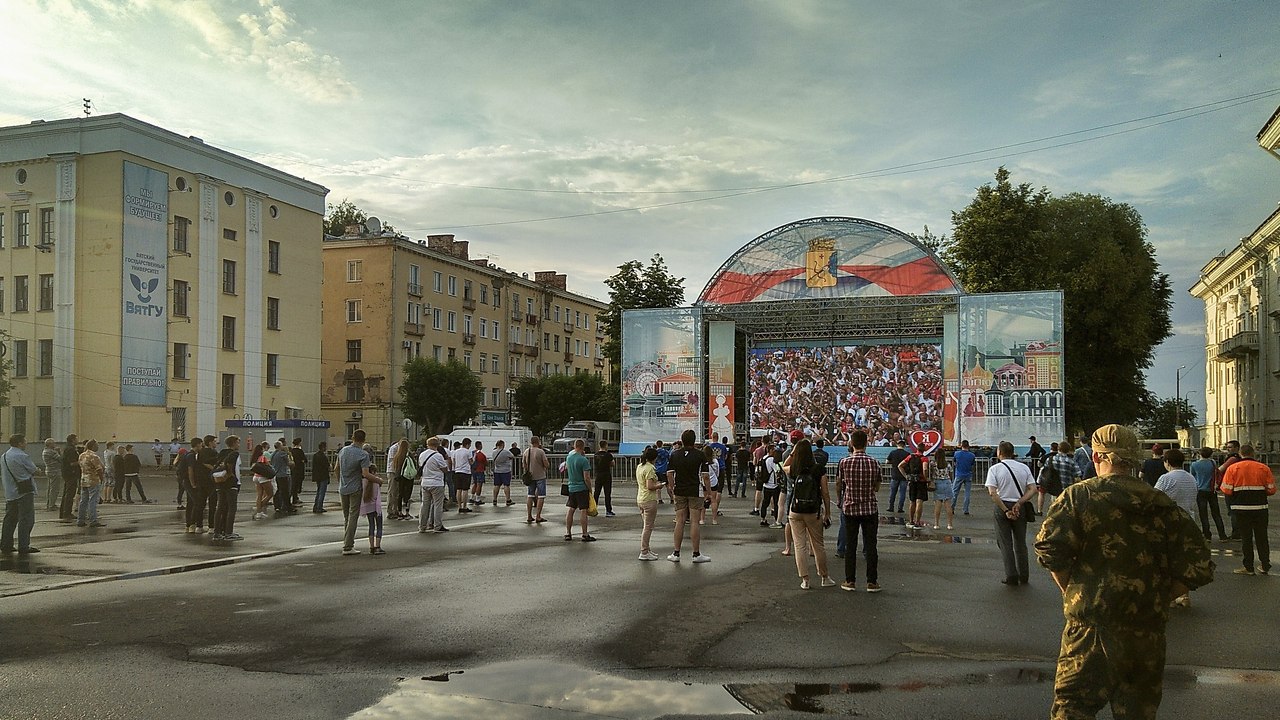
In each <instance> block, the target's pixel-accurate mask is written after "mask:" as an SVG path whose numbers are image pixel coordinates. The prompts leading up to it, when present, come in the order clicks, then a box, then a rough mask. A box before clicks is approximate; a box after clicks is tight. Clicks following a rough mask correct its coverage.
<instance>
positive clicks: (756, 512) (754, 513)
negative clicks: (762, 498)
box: [751, 510, 760, 515]
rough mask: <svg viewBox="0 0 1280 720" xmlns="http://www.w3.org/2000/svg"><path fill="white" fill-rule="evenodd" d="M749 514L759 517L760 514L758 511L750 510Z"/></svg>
mask: <svg viewBox="0 0 1280 720" xmlns="http://www.w3.org/2000/svg"><path fill="white" fill-rule="evenodd" d="M751 514H752V515H759V514H760V511H759V510H752V511H751Z"/></svg>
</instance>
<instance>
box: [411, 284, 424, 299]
mask: <svg viewBox="0 0 1280 720" xmlns="http://www.w3.org/2000/svg"><path fill="white" fill-rule="evenodd" d="M409 294H410V295H412V296H414V297H422V283H416V282H411V283H409Z"/></svg>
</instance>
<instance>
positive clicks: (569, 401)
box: [515, 373, 622, 435]
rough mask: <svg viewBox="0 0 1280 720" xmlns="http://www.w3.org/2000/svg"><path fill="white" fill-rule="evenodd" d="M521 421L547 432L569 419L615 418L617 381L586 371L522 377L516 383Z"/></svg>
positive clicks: (618, 399) (535, 430)
mask: <svg viewBox="0 0 1280 720" xmlns="http://www.w3.org/2000/svg"><path fill="white" fill-rule="evenodd" d="M515 404H516V409H517V410H518V411H519V413H520V422H521V423H522V424H524V425H527V426H528V427H529V429H530V430H531V431H533V434H534V435H547V434H550V433H552V432H554V431H556V430H559V429H560V428H562V427H564V426H565V424H566V423H568V422H569V421H570V420H600V421H602V422H618V418H619V415H618V413H619V412H620V411H621V407H622V403H621V397H620V395H619V389H618V386H616V385H606V384H605V383H604V381H603V380H601V379H600V378H598V377H596V376H595V375H592V374H589V373H579V374H577V375H549V376H547V377H541V378H525V379H524V380H521V381H520V384H519V385H517V386H516V394H515Z"/></svg>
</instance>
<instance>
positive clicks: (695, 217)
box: [0, 0, 1280, 416]
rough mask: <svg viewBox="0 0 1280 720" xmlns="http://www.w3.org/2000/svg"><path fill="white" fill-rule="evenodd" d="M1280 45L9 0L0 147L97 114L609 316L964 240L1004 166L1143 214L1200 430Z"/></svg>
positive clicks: (1263, 186) (465, 8) (388, 3)
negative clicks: (906, 235)
mask: <svg viewBox="0 0 1280 720" xmlns="http://www.w3.org/2000/svg"><path fill="white" fill-rule="evenodd" d="M1274 20H1275V15H1274V8H1273V7H1271V6H1270V3H1267V2H1262V1H1260V0H1259V1H1248V0H1246V1H1241V2H1231V3H1220V2H1218V3H1215V2H1190V1H1187V0H1168V1H1166V2H1162V3H1158V4H1156V3H1116V2H1091V1H1089V2H1075V3H1062V2H1028V1H1026V0H1020V1H1016V2H960V1H945V0H937V1H933V2H911V1H905V2H895V3H879V2H852V1H850V2H824V1H818V0H788V1H786V2H747V1H745V0H742V1H736V2H728V1H721V0H706V1H702V2H687V1H674V2H664V1H662V0H653V1H650V2H643V3H635V2H612V1H606V0H583V1H580V2H573V1H568V0H566V1H562V2H544V1H539V0H528V1H523V2H519V3H513V2H507V1H495V2H488V1H485V0H474V1H471V2H436V1H431V0H423V1H417V0H377V1H370V2H360V3H352V2H347V1H345V0H186V1H183V2H178V1H177V0H5V1H4V2H3V3H0V27H3V28H6V31H5V42H4V43H3V44H2V45H0V89H3V91H4V98H5V99H4V101H3V102H0V125H10V124H18V123H25V122H29V121H30V120H32V119H37V118H40V119H46V120H52V119H57V118H63V117H72V116H75V115H77V114H78V113H79V112H80V104H81V99H82V98H90V99H91V100H92V107H93V112H94V113H95V114H105V113H113V112H121V113H126V114H129V115H132V116H134V117H137V118H140V119H142V120H146V121H148V122H152V123H155V124H157V125H160V126H162V127H165V128H167V129H170V130H173V131H175V132H177V133H179V134H183V135H197V136H199V137H201V138H203V139H204V140H205V142H207V143H209V144H212V145H216V146H219V147H222V148H224V149H227V150H230V151H232V152H236V153H239V154H241V155H244V156H246V157H249V158H252V159H255V160H258V161H260V162H263V163H266V164H269V165H272V166H274V167H278V168H280V169H283V170H285V171H288V172H292V173H294V174H296V175H300V176H303V177H306V178H307V179H309V180H313V181H316V182H319V183H321V184H323V185H325V186H326V187H328V188H330V196H329V199H330V202H333V203H337V202H341V201H342V200H344V199H349V200H351V201H352V202H355V203H356V204H357V205H359V206H360V207H361V208H363V209H364V210H365V211H367V212H369V213H370V214H372V215H376V216H378V217H379V218H381V219H382V220H383V221H384V222H388V223H390V224H392V225H393V226H394V227H395V228H396V229H397V230H399V231H400V232H403V233H405V234H407V235H409V236H411V237H414V238H415V239H417V238H422V237H425V236H426V235H427V234H434V233H453V234H455V235H456V236H457V237H458V238H459V239H465V240H469V241H471V248H472V253H473V255H477V254H479V255H489V256H490V257H491V259H492V261H493V262H495V263H496V264H498V265H500V266H502V267H505V268H507V269H509V270H513V271H517V272H529V273H533V272H534V271H536V270H552V269H554V270H558V271H560V272H565V273H567V274H568V275H569V283H570V289H571V290H574V291H577V292H581V293H583V294H586V295H590V296H593V297H597V298H600V299H607V297H608V292H607V288H606V287H605V286H604V284H603V280H604V279H605V278H606V277H608V276H610V275H612V274H613V273H614V272H616V268H617V266H618V265H619V264H621V263H623V262H626V261H628V260H632V259H640V260H647V259H648V258H649V257H650V256H651V255H652V254H654V253H661V254H662V256H663V257H664V258H665V259H666V261H667V262H668V264H669V265H670V266H671V268H672V270H673V272H674V273H675V274H676V275H678V276H682V277H684V278H686V282H685V287H686V296H687V300H688V301H690V302H692V301H693V300H694V299H696V298H697V296H698V294H699V293H700V292H701V290H702V287H703V286H704V285H705V283H706V281H707V280H708V279H709V278H710V277H711V275H712V274H713V273H714V272H715V271H716V269H717V268H718V267H719V266H720V264H721V263H722V262H724V260H725V259H726V258H728V257H729V256H730V255H731V254H732V253H733V252H734V251H735V250H737V249H738V248H740V247H741V246H743V245H745V244H746V243H748V242H750V241H751V240H752V239H753V238H755V237H756V236H758V235H760V234H762V233H764V232H767V231H768V230H770V229H772V228H775V227H778V226H780V225H784V224H786V223H788V222H791V221H793V220H798V219H802V218H807V217H813V216H819V215H842V216H852V217H860V218H866V219H869V220H873V221H876V222H880V223H884V224H887V225H891V226H893V227H896V228H898V229H900V230H903V231H906V232H911V233H918V232H920V231H921V230H922V229H923V228H924V227H925V226H926V225H927V226H928V227H929V229H930V230H932V231H933V232H935V233H949V232H950V227H951V213H952V211H954V210H959V209H961V208H963V207H964V206H965V205H966V204H967V203H968V202H969V201H970V200H971V199H972V198H973V195H974V191H975V189H976V188H977V187H978V186H980V185H982V184H984V183H987V182H990V181H991V179H992V177H993V176H994V173H995V170H996V168H997V167H999V166H1000V165H1002V164H1003V165H1005V166H1006V167H1008V168H1009V170H1010V172H1011V173H1012V176H1013V180H1014V181H1015V182H1028V183H1031V184H1032V185H1033V186H1036V187H1046V188H1048V189H1049V190H1050V191H1051V192H1053V193H1054V194H1059V195H1061V194H1067V193H1070V192H1083V193H1096V194H1099V195H1103V196H1106V197H1109V198H1111V199H1112V200H1114V201H1116V202H1124V203H1129V204H1130V205H1132V206H1134V207H1135V208H1136V209H1137V210H1138V212H1139V213H1141V215H1142V216H1143V218H1144V220H1145V222H1146V224H1147V227H1148V231H1149V240H1150V242H1151V243H1152V244H1153V246H1154V247H1155V249H1156V254H1157V258H1158V260H1159V262H1160V264H1161V267H1162V270H1163V271H1164V272H1166V273H1168V274H1169V275H1170V277H1171V280H1172V284H1173V287H1174V311H1173V326H1174V332H1175V334H1174V336H1173V337H1171V338H1170V339H1168V340H1167V341H1165V343H1164V344H1163V345H1162V346H1161V347H1160V348H1159V349H1158V351H1157V358H1156V363H1155V365H1154V367H1153V368H1152V369H1151V371H1150V372H1149V387H1150V389H1152V390H1153V391H1154V392H1156V393H1157V394H1158V395H1161V396H1166V397H1172V396H1173V395H1174V387H1175V380H1174V377H1175V372H1176V371H1177V369H1178V368H1179V367H1180V366H1186V370H1185V371H1183V372H1184V374H1183V379H1182V382H1181V391H1182V393H1183V394H1184V395H1187V396H1188V398H1189V400H1190V402H1191V403H1192V405H1194V406H1197V407H1199V408H1201V409H1200V414H1201V416H1203V388H1204V367H1205V356H1204V310H1203V305H1202V303H1201V302H1200V301H1198V300H1196V299H1195V298H1193V297H1191V296H1190V295H1189V294H1188V292H1187V291H1188V289H1189V288H1190V287H1191V284H1192V283H1193V282H1194V280H1195V277H1196V274H1197V272H1198V271H1199V269H1200V268H1201V267H1202V266H1203V265H1204V264H1205V263H1206V262H1207V261H1208V260H1209V259H1210V258H1211V257H1213V255H1215V254H1216V253H1217V252H1219V251H1220V250H1224V249H1228V248H1230V247H1231V246H1233V245H1234V244H1236V243H1237V242H1238V241H1239V238H1240V237H1242V236H1246V235H1248V234H1249V233H1250V232H1252V231H1253V230H1254V229H1255V228H1256V227H1257V226H1258V225H1259V224H1260V223H1261V222H1262V221H1263V220H1264V219H1265V218H1266V217H1267V216H1268V215H1269V214H1270V213H1271V212H1272V211H1273V210H1274V209H1275V206H1276V201H1277V199H1280V198H1278V197H1277V195H1278V194H1280V193H1277V188H1278V187H1280V183H1278V182H1277V180H1280V163H1277V161H1276V160H1275V159H1274V158H1272V157H1271V156H1269V155H1268V154H1267V153H1265V152H1264V151H1263V150H1261V149H1260V148H1259V147H1258V145H1257V143H1256V140H1255V136H1256V135H1257V132H1258V130H1259V129H1260V128H1261V127H1262V125H1263V124H1264V123H1265V122H1266V121H1267V119H1268V118H1269V117H1270V116H1271V114H1272V113H1273V112H1274V111H1275V110H1276V108H1277V106H1280V72H1278V71H1280V55H1278V54H1277V53H1276V52H1275V47H1276V41H1275V33H1274ZM15 28H21V29H22V30H21V31H20V32H19V31H14V29H15ZM1233 99H1234V100H1233ZM1192 108H1195V109H1192ZM1143 118H1148V119H1146V120H1141V119H1143ZM1134 121H1137V122H1134ZM1050 138H1052V139H1050ZM833 178H839V180H831V179H833ZM815 181H822V182H815ZM759 188H770V189H768V190H763V191H762V190H758V189H759ZM1029 261H1034V258H1010V262H1029ZM1070 361H1071V360H1070V358H1067V359H1066V362H1068V363H1069V362H1070ZM1188 390H1190V394H1189V395H1188Z"/></svg>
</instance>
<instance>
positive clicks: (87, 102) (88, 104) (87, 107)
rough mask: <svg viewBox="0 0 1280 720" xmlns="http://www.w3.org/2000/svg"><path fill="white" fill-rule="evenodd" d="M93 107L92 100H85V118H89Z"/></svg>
mask: <svg viewBox="0 0 1280 720" xmlns="http://www.w3.org/2000/svg"><path fill="white" fill-rule="evenodd" d="M91 105H93V101H92V100H90V99H89V98H84V116H85V117H89V113H90V112H92V111H91V110H90V109H89V107H90V106H91Z"/></svg>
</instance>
